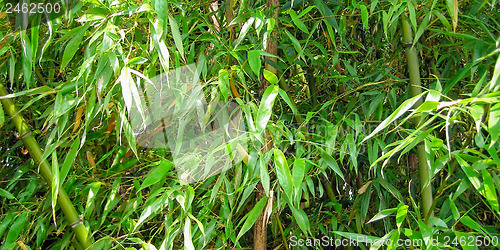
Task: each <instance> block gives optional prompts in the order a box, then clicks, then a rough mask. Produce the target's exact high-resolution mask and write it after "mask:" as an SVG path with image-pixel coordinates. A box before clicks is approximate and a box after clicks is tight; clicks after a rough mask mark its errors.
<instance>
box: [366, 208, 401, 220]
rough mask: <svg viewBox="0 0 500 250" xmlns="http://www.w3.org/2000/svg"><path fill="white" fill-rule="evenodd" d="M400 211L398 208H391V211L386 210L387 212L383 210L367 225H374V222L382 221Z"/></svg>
mask: <svg viewBox="0 0 500 250" xmlns="http://www.w3.org/2000/svg"><path fill="white" fill-rule="evenodd" d="M397 210H398V208H397V207H395V208H390V209H385V210H382V211H380V212H378V213H377V214H376V215H375V216H373V218H371V219H370V220H369V221H368V222H367V223H372V222H374V221H378V220H381V219H383V218H385V217H387V216H389V215H391V214H393V213H394V212H396V211H397Z"/></svg>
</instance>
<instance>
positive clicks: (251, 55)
mask: <svg viewBox="0 0 500 250" xmlns="http://www.w3.org/2000/svg"><path fill="white" fill-rule="evenodd" d="M248 64H250V68H251V69H252V71H253V73H255V75H257V76H259V75H260V68H261V67H262V61H261V59H260V52H259V51H258V50H252V51H249V52H248Z"/></svg>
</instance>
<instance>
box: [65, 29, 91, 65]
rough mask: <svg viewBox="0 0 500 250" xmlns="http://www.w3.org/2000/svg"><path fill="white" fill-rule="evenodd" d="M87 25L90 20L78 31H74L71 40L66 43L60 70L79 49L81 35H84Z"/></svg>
mask: <svg viewBox="0 0 500 250" xmlns="http://www.w3.org/2000/svg"><path fill="white" fill-rule="evenodd" d="M89 26H90V22H89V23H87V24H85V26H83V28H82V29H80V30H79V31H78V33H76V34H75V36H74V37H73V38H71V40H70V41H69V42H68V44H67V45H66V48H65V49H64V53H63V56H62V62H61V70H63V69H64V68H65V67H66V66H67V65H68V63H69V62H70V61H71V59H73V56H75V54H76V52H77V51H78V50H79V48H80V44H81V43H82V40H83V36H84V35H85V31H87V29H88V28H89Z"/></svg>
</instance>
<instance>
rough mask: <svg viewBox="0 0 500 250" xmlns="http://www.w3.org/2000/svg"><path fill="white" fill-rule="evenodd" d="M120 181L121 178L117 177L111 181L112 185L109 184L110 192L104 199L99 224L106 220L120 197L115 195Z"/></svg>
mask: <svg viewBox="0 0 500 250" xmlns="http://www.w3.org/2000/svg"><path fill="white" fill-rule="evenodd" d="M120 183H121V179H120V178H117V179H116V180H115V181H114V182H113V185H112V186H111V192H109V196H108V200H107V201H106V205H104V210H103V211H102V216H101V222H100V225H102V224H103V223H104V221H105V220H106V217H107V216H108V214H109V212H110V211H111V209H113V208H114V207H115V206H116V205H117V204H118V202H119V201H120V198H119V197H118V196H117V195H118V188H120ZM136 226H137V225H136Z"/></svg>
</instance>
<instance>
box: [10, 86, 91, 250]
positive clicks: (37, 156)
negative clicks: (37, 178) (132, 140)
mask: <svg viewBox="0 0 500 250" xmlns="http://www.w3.org/2000/svg"><path fill="white" fill-rule="evenodd" d="M6 95H8V92H7V90H6V89H5V88H4V86H3V84H1V83H0V97H1V96H6ZM1 102H2V106H3V109H4V110H5V111H6V112H5V113H7V114H8V115H9V116H10V117H11V118H12V122H13V123H14V125H15V126H16V128H17V132H18V133H19V137H20V138H21V139H22V140H23V143H24V145H25V146H26V148H28V151H29V152H30V155H31V157H32V158H33V159H34V160H35V162H36V163H38V164H39V165H40V174H41V175H42V177H43V178H44V179H45V181H47V182H48V183H49V186H51V180H52V171H51V169H50V165H49V163H48V162H47V161H46V160H43V161H41V160H42V155H43V153H42V150H41V149H40V146H39V145H38V142H37V141H36V140H35V137H34V136H33V135H32V134H31V131H30V128H29V127H28V124H27V123H26V122H25V120H24V118H23V117H22V115H21V114H19V112H18V109H17V107H16V105H15V104H14V102H13V101H12V100H11V99H8V98H4V99H1ZM57 203H58V204H59V206H60V207H61V210H62V211H63V213H64V215H65V216H66V219H67V220H68V223H69V225H71V227H72V228H73V231H74V232H75V234H76V237H77V238H78V241H79V242H80V244H81V245H82V246H83V247H84V248H87V247H89V245H90V244H89V242H88V231H87V228H86V227H85V226H84V225H83V223H82V221H81V220H80V218H79V216H78V213H77V212H76V210H75V208H74V207H73V204H72V203H71V200H70V199H69V197H68V195H67V194H66V192H65V191H64V189H62V188H61V189H59V197H58V199H57Z"/></svg>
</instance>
